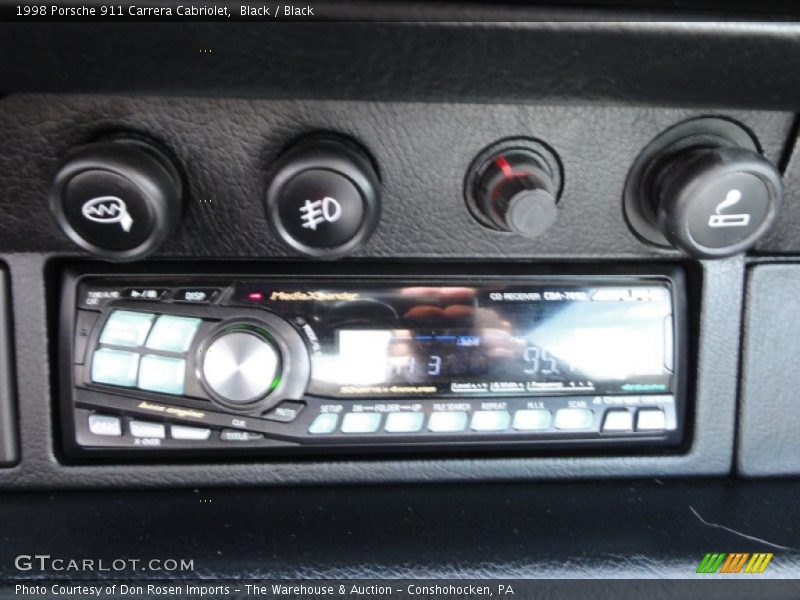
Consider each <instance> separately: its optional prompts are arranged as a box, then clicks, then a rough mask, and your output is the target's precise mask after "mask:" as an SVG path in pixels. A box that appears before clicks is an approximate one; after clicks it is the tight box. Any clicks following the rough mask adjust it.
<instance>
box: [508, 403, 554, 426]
mask: <svg viewBox="0 0 800 600" xmlns="http://www.w3.org/2000/svg"><path fill="white" fill-rule="evenodd" d="M551 420H552V417H551V415H550V411H549V410H544V409H541V408H535V409H526V410H518V411H517V412H516V413H514V423H513V425H514V429H516V430H518V431H537V430H541V429H548V428H549V427H550V421H551Z"/></svg>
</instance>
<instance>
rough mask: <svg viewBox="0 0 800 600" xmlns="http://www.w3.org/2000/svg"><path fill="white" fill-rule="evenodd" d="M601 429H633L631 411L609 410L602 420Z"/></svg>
mask: <svg viewBox="0 0 800 600" xmlns="http://www.w3.org/2000/svg"><path fill="white" fill-rule="evenodd" d="M603 431H633V413H632V412H631V411H629V410H609V411H608V412H607V413H606V418H605V420H604V421H603Z"/></svg>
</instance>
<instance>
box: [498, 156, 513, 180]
mask: <svg viewBox="0 0 800 600" xmlns="http://www.w3.org/2000/svg"><path fill="white" fill-rule="evenodd" d="M494 164H496V165H497V166H498V168H499V169H500V170H501V171H502V172H503V175H505V176H506V177H514V169H512V168H511V165H510V164H508V161H507V160H506V157H505V156H498V157H497V158H495V159H494Z"/></svg>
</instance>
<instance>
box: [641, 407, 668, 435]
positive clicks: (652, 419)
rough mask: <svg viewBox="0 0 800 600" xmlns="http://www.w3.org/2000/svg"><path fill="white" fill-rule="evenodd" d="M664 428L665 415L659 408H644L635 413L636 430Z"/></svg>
mask: <svg viewBox="0 0 800 600" xmlns="http://www.w3.org/2000/svg"><path fill="white" fill-rule="evenodd" d="M666 428H667V419H666V415H665V414H664V411H663V410H661V409H660V408H644V409H641V410H640V411H639V412H638V413H636V431H661V430H664V429H666Z"/></svg>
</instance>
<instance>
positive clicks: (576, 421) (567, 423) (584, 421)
mask: <svg viewBox="0 0 800 600" xmlns="http://www.w3.org/2000/svg"><path fill="white" fill-rule="evenodd" d="M593 422H594V412H592V411H591V410H590V409H588V408H561V409H559V410H558V411H556V421H555V427H556V429H570V430H571V429H576V430H577V429H590V428H591V427H592V423H593Z"/></svg>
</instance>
